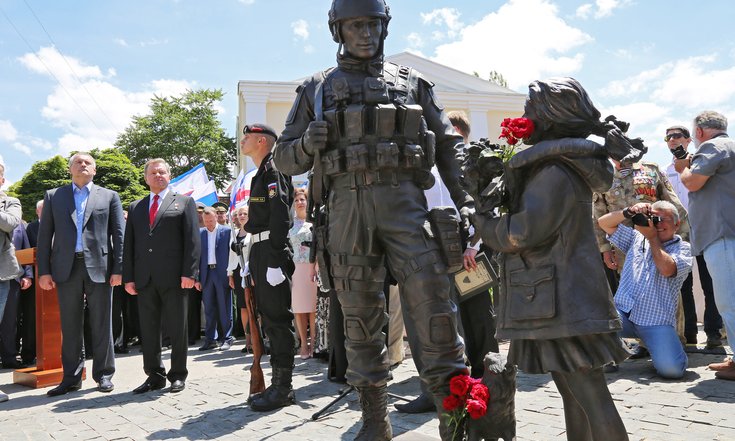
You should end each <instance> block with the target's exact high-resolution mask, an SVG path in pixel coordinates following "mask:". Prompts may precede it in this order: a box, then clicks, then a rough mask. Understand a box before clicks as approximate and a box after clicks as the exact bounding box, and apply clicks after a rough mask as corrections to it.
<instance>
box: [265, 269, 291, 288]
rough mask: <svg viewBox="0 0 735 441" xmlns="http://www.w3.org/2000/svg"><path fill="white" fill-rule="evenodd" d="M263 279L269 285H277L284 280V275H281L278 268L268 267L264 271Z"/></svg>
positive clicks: (281, 272)
mask: <svg viewBox="0 0 735 441" xmlns="http://www.w3.org/2000/svg"><path fill="white" fill-rule="evenodd" d="M265 280H267V281H268V283H269V284H270V286H278V285H280V284H281V283H283V281H284V280H286V276H284V275H283V271H282V270H281V269H280V268H268V271H266V273H265Z"/></svg>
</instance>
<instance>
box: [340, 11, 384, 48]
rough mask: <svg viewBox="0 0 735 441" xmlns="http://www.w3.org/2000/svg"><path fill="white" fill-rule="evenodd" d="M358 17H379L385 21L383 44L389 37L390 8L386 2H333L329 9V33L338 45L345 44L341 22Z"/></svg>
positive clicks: (381, 38) (382, 36)
mask: <svg viewBox="0 0 735 441" xmlns="http://www.w3.org/2000/svg"><path fill="white" fill-rule="evenodd" d="M358 17H378V18H380V19H382V21H383V33H382V35H381V37H380V40H381V42H382V41H383V40H385V37H387V36H388V23H389V22H390V19H391V16H390V8H389V7H388V5H387V4H386V3H385V0H366V1H355V0H332V7H331V8H330V9H329V31H330V32H331V33H332V38H333V39H334V41H335V42H336V43H340V44H343V43H344V41H343V40H342V34H341V33H340V22H342V21H343V20H347V19H350V18H358Z"/></svg>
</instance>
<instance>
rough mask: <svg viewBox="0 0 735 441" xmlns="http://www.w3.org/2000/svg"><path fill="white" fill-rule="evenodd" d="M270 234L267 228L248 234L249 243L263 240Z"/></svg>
mask: <svg viewBox="0 0 735 441" xmlns="http://www.w3.org/2000/svg"><path fill="white" fill-rule="evenodd" d="M270 236H271V232H270V231H269V230H266V231H263V232H260V233H255V234H253V235H251V236H250V243H258V242H262V241H264V240H268V239H269V238H270Z"/></svg>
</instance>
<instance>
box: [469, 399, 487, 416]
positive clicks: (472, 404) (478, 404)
mask: <svg viewBox="0 0 735 441" xmlns="http://www.w3.org/2000/svg"><path fill="white" fill-rule="evenodd" d="M467 413H469V414H470V418H472V419H473V420H476V419H478V418H482V417H483V416H485V414H486V413H487V403H486V402H485V401H480V400H467Z"/></svg>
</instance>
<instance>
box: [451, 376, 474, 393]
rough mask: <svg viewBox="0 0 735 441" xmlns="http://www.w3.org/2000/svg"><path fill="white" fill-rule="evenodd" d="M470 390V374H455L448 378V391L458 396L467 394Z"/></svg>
mask: <svg viewBox="0 0 735 441" xmlns="http://www.w3.org/2000/svg"><path fill="white" fill-rule="evenodd" d="M469 390H470V376H469V375H457V376H456V377H453V378H452V379H451V380H449V392H451V393H452V394H454V395H457V396H458V397H463V396H465V395H467V392H469Z"/></svg>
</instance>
